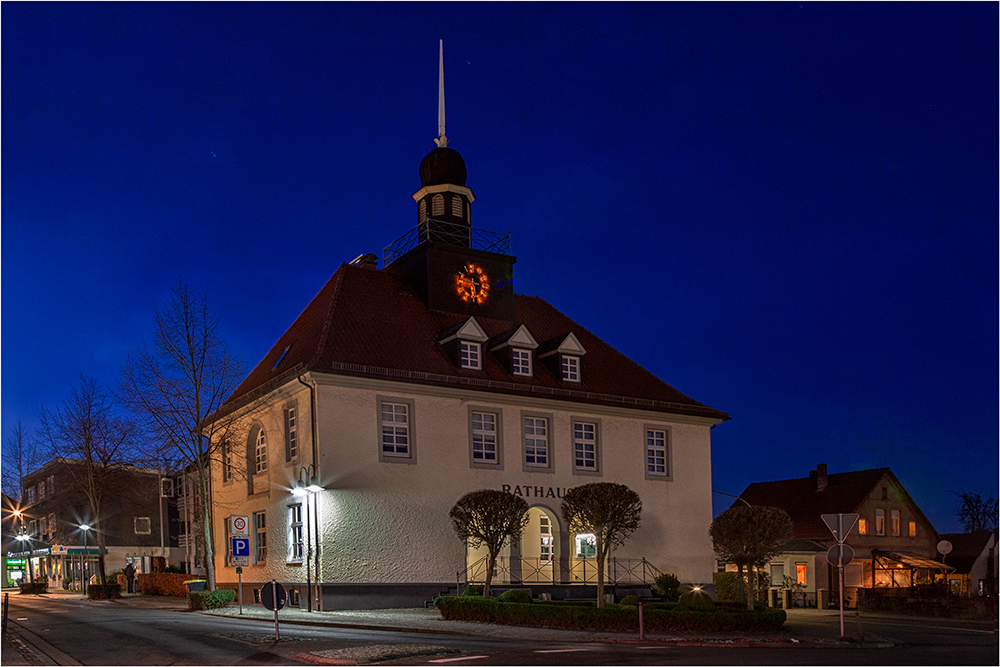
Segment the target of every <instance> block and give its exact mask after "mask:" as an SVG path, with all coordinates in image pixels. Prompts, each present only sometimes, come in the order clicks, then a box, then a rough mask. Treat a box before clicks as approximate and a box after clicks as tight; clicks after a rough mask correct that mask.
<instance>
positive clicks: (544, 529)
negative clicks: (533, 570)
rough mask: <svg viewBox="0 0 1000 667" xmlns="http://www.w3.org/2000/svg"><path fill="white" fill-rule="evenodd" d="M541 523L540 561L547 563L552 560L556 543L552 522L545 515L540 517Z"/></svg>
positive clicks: (539, 530)
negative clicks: (553, 536)
mask: <svg viewBox="0 0 1000 667" xmlns="http://www.w3.org/2000/svg"><path fill="white" fill-rule="evenodd" d="M539 521H540V522H541V526H540V527H539V529H538V532H539V533H540V534H541V539H542V544H541V547H542V552H541V553H542V555H541V558H540V560H541V561H542V562H546V563H547V562H549V561H551V560H552V556H553V554H554V550H555V541H554V540H553V538H552V522H551V521H550V520H549V517H547V516H545V515H544V514H543V515H541V516H540V517H539Z"/></svg>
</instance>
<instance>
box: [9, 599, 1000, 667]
mask: <svg viewBox="0 0 1000 667" xmlns="http://www.w3.org/2000/svg"><path fill="white" fill-rule="evenodd" d="M848 620H849V621H851V622H853V624H854V627H853V634H855V635H856V634H857V624H856V620H855V619H854V618H853V617H850V616H849V617H848ZM10 623H11V627H12V628H13V629H14V630H15V631H18V632H21V633H22V636H24V637H25V639H26V640H27V641H28V642H29V643H30V642H32V638H33V637H37V638H38V639H37V643H36V646H37V647H38V648H40V649H42V650H43V651H48V655H49V659H50V664H62V665H74V664H82V665H173V664H177V665H293V664H303V663H304V662H306V657H304V656H308V657H312V658H313V659H316V658H317V657H318V658H324V657H325V658H331V659H334V660H338V659H339V660H341V661H342V660H345V659H352V658H354V659H359V658H360V659H370V658H371V657H377V659H379V661H380V662H381V663H382V664H410V665H413V664H422V665H436V666H439V667H440V666H443V667H449V666H454V667H461V666H462V665H523V664H530V665H567V664H572V665H612V664H614V665H665V664H686V665H764V664H769V665H773V664H801V665H835V664H851V665H854V664H861V665H904V664H986V665H996V664H997V662H998V648H997V633H996V628H995V627H993V626H991V625H989V624H977V623H969V622H960V621H946V620H934V619H907V618H900V617H879V618H874V619H873V618H870V617H869V618H865V619H863V621H862V629H863V632H864V633H865V640H866V645H867V646H868V647H859V646H857V645H843V644H841V645H839V646H823V647H817V646H809V645H807V643H806V642H804V641H802V642H800V643H798V644H796V643H795V642H793V641H791V640H792V639H794V638H795V637H796V636H801V637H806V636H812V637H817V636H818V637H824V636H826V635H829V636H830V637H831V638H835V637H836V636H837V635H839V620H838V618H837V615H836V613H835V612H831V613H829V614H827V613H816V612H813V613H811V614H795V612H794V610H793V612H792V614H791V615H790V618H789V623H788V630H787V636H788V637H789V642H788V643H787V644H783V645H782V647H780V648H779V647H776V648H770V647H751V648H748V647H738V646H727V645H715V646H685V645H666V646H665V645H655V644H652V643H648V644H643V643H635V642H628V643H624V642H623V643H603V642H602V643H597V642H571V641H565V642H563V641H558V640H552V639H547V640H545V641H530V640H529V641H526V640H522V639H519V640H511V639H496V638H490V637H482V636H476V637H466V636H458V635H440V634H424V633H420V634H418V633H402V632H387V631H374V630H351V629H340V628H329V627H312V626H302V625H291V624H283V625H281V626H280V632H281V640H280V641H277V642H276V641H275V638H274V625H273V623H269V622H262V621H255V620H245V619H242V618H232V617H228V618H220V617H214V616H207V615H202V614H195V613H189V612H178V611H164V610H157V609H136V608H132V607H124V606H117V605H113V604H108V603H97V602H90V601H84V600H46V599H44V598H37V597H21V596H11V599H10ZM847 629H848V634H849V635H850V634H852V632H851V627H850V624H848V627H847ZM879 646H881V648H879ZM393 651H401V652H402V653H401V655H403V656H405V657H400V658H396V659H393V655H394V654H393V653H392V652H393ZM395 655H400V653H396V654H395ZM4 658H5V659H4V661H3V662H4V664H7V660H6V654H5V656H4Z"/></svg>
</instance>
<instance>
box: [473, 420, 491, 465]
mask: <svg viewBox="0 0 1000 667" xmlns="http://www.w3.org/2000/svg"><path fill="white" fill-rule="evenodd" d="M472 460H473V461H475V462H477V463H496V462H497V416H496V415H495V414H493V413H491V412H473V413H472Z"/></svg>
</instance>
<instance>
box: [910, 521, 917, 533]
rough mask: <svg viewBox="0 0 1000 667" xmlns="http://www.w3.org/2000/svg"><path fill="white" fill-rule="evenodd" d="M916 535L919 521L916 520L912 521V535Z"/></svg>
mask: <svg viewBox="0 0 1000 667" xmlns="http://www.w3.org/2000/svg"><path fill="white" fill-rule="evenodd" d="M916 536H917V522H916V521H911V522H910V537H916Z"/></svg>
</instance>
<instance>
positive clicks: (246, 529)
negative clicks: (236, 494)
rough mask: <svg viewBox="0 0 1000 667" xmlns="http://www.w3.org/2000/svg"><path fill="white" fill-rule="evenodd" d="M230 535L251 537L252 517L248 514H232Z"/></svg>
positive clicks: (230, 516)
mask: <svg viewBox="0 0 1000 667" xmlns="http://www.w3.org/2000/svg"><path fill="white" fill-rule="evenodd" d="M229 534H230V535H232V536H234V537H250V517H249V516H248V515H246V514H230V515H229Z"/></svg>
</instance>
